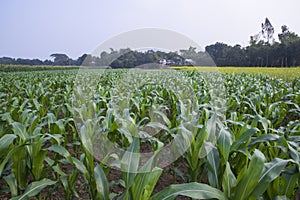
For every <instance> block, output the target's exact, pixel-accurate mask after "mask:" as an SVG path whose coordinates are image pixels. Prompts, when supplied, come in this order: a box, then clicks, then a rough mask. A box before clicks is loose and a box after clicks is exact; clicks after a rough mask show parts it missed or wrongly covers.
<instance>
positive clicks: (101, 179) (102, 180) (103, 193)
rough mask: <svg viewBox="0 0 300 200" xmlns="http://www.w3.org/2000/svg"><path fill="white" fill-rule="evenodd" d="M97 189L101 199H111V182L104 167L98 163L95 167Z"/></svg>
mask: <svg viewBox="0 0 300 200" xmlns="http://www.w3.org/2000/svg"><path fill="white" fill-rule="evenodd" d="M94 174H95V181H96V189H97V192H98V195H97V196H98V197H99V199H103V200H106V199H109V186H108V185H109V184H108V181H107V179H106V176H105V174H104V171H103V170H102V168H101V167H100V166H99V165H97V166H96V167H95V169H94Z"/></svg>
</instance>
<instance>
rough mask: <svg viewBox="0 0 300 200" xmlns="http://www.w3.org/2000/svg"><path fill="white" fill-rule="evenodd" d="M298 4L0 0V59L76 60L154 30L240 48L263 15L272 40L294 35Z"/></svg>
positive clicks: (299, 29)
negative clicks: (58, 56)
mask: <svg viewBox="0 0 300 200" xmlns="http://www.w3.org/2000/svg"><path fill="white" fill-rule="evenodd" d="M299 7H300V1H299V0H286V1H282V0H280V1H279V0H206V1H203V0H110V1H109V0H106V1H104V0H1V1H0V57H3V56H9V57H15V58H17V57H20V58H39V59H49V56H50V54H52V53H65V54H67V55H68V56H70V57H71V58H75V59H76V58H78V57H79V56H81V55H82V54H83V53H90V52H92V51H94V50H95V48H96V47H97V46H98V45H99V44H102V43H104V42H105V41H107V40H109V39H111V38H112V37H114V36H116V35H119V34H121V33H124V32H127V31H131V30H135V29H141V28H158V29H167V30H171V31H174V32H178V33H180V34H182V35H185V36H186V37H188V38H190V39H192V40H193V41H195V42H196V43H197V44H198V45H200V46H201V47H203V48H204V47H205V46H207V45H210V44H214V43H216V42H223V43H226V44H230V45H234V44H240V45H242V46H246V45H248V44H249V39H250V36H251V35H254V34H256V33H258V32H259V31H260V30H261V23H262V22H264V20H265V18H266V17H268V18H269V20H270V21H271V23H272V25H273V26H274V28H275V33H276V34H275V36H276V38H277V34H278V32H280V31H281V28H280V27H281V26H282V25H284V24H285V25H287V26H288V27H289V28H290V30H291V31H293V32H296V33H298V34H300V20H299Z"/></svg>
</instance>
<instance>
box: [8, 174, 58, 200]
mask: <svg viewBox="0 0 300 200" xmlns="http://www.w3.org/2000/svg"><path fill="white" fill-rule="evenodd" d="M55 183H56V182H55V181H52V180H50V179H42V180H40V181H35V182H32V183H30V184H29V185H28V186H27V187H26V189H25V191H24V193H23V194H22V195H20V196H17V197H13V198H11V200H23V199H28V198H29V197H34V196H35V195H37V194H39V193H40V192H41V191H42V189H44V188H45V187H47V186H50V185H54V184H55Z"/></svg>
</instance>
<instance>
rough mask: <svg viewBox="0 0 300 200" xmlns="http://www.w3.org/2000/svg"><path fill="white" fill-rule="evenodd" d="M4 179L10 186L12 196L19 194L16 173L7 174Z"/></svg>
mask: <svg viewBox="0 0 300 200" xmlns="http://www.w3.org/2000/svg"><path fill="white" fill-rule="evenodd" d="M3 179H4V180H5V182H6V183H7V184H8V186H9V189H10V193H11V196H13V197H14V196H17V195H18V187H17V180H16V178H15V175H14V174H13V173H11V174H9V175H8V176H5V177H4V178H3Z"/></svg>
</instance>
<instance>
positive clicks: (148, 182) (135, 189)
mask: <svg viewBox="0 0 300 200" xmlns="http://www.w3.org/2000/svg"><path fill="white" fill-rule="evenodd" d="M162 172H163V170H162V169H160V168H157V167H155V168H154V169H153V170H152V171H150V172H143V173H138V174H137V175H136V177H135V179H134V183H133V185H132V187H131V194H132V197H133V199H140V200H148V199H149V198H150V196H151V194H152V192H153V189H154V187H155V185H156V183H157V181H158V179H159V177H160V175H161V174H162Z"/></svg>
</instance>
